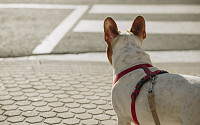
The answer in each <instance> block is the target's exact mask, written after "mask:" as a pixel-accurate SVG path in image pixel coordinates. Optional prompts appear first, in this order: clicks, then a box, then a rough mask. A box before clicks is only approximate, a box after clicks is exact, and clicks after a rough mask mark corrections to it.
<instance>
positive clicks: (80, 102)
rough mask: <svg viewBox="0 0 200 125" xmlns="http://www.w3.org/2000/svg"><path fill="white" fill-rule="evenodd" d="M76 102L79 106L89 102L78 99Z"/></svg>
mask: <svg viewBox="0 0 200 125" xmlns="http://www.w3.org/2000/svg"><path fill="white" fill-rule="evenodd" d="M76 102H77V103H79V104H89V103H90V100H88V99H79V100H77V101H76Z"/></svg>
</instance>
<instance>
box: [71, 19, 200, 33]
mask: <svg viewBox="0 0 200 125" xmlns="http://www.w3.org/2000/svg"><path fill="white" fill-rule="evenodd" d="M116 23H117V25H118V29H119V30H121V31H126V30H129V29H130V28H131V26H132V23H133V22H132V21H116ZM73 31H74V32H86V33H102V32H103V21H102V20H81V21H80V22H79V23H78V24H77V26H76V27H75V28H74V30H73ZM146 31H147V33H149V34H200V22H199V21H146Z"/></svg>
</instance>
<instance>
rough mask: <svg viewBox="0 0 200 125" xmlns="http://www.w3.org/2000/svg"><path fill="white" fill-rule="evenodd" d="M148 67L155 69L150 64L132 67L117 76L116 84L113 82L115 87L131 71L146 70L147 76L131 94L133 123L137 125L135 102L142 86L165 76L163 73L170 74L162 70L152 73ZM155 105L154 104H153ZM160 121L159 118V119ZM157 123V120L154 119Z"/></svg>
mask: <svg viewBox="0 0 200 125" xmlns="http://www.w3.org/2000/svg"><path fill="white" fill-rule="evenodd" d="M148 67H153V66H152V65H150V64H139V65H136V66H133V67H130V68H128V69H126V70H124V71H123V72H121V73H119V74H118V75H117V77H116V78H115V80H114V82H113V85H114V84H115V83H116V82H117V81H118V80H119V79H120V78H121V77H122V76H124V75H126V74H127V73H129V72H131V71H134V70H136V69H139V68H142V69H143V70H144V72H145V73H146V74H147V75H146V76H145V77H143V78H142V79H141V80H140V81H139V82H138V83H137V85H136V87H135V90H134V92H133V93H132V94H131V99H132V102H131V113H132V118H133V121H134V122H135V124H136V125H139V122H138V120H137V116H136V110H135V101H136V98H137V96H138V95H139V93H140V90H141V88H142V86H143V85H144V84H145V83H146V82H147V81H149V80H151V79H152V78H153V77H155V76H156V75H159V74H163V73H168V72H166V71H161V70H156V71H154V72H151V71H150V70H149V69H148ZM151 104H153V103H151ZM155 113H156V112H155V111H153V112H152V115H153V118H154V117H155V116H157V113H156V115H155ZM157 119H158V117H157ZM154 121H155V119H154Z"/></svg>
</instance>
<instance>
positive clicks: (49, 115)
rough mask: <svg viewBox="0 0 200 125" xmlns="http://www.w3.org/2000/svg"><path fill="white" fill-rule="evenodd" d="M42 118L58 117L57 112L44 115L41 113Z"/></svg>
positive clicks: (44, 113)
mask: <svg viewBox="0 0 200 125" xmlns="http://www.w3.org/2000/svg"><path fill="white" fill-rule="evenodd" d="M40 116H41V117H44V118H52V117H55V116H56V113H55V112H43V113H40Z"/></svg>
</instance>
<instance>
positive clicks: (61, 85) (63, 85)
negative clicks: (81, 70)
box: [57, 83, 70, 87]
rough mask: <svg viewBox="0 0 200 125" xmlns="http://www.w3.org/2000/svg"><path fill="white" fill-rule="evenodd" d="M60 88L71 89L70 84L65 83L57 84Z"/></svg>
mask: <svg viewBox="0 0 200 125" xmlns="http://www.w3.org/2000/svg"><path fill="white" fill-rule="evenodd" d="M57 86H59V87H70V84H67V83H64V84H57Z"/></svg>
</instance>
